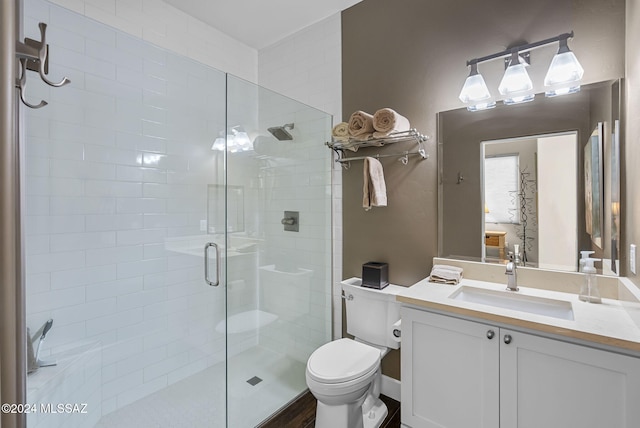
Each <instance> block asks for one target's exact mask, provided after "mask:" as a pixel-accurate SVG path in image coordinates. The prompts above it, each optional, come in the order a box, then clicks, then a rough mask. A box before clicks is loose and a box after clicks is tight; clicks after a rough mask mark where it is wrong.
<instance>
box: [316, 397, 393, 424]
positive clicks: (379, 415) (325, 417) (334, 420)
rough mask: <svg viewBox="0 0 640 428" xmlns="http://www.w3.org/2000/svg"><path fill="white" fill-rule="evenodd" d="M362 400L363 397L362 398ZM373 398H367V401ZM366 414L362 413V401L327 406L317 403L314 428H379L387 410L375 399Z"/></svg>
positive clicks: (380, 401)
mask: <svg viewBox="0 0 640 428" xmlns="http://www.w3.org/2000/svg"><path fill="white" fill-rule="evenodd" d="M363 398H364V397H363ZM372 398H373V397H372V396H369V397H367V401H369V400H371V399H372ZM366 407H369V410H368V411H367V412H366V414H364V413H363V406H362V399H361V400H358V402H356V403H350V404H341V405H338V406H329V405H327V404H324V403H322V402H321V401H318V404H317V408H316V425H315V426H316V428H379V427H380V425H382V422H384V418H386V417H387V414H388V413H389V410H388V409H387V406H386V405H385V404H384V403H383V402H382V400H380V399H379V398H377V399H375V400H374V401H373V403H372V405H370V406H366Z"/></svg>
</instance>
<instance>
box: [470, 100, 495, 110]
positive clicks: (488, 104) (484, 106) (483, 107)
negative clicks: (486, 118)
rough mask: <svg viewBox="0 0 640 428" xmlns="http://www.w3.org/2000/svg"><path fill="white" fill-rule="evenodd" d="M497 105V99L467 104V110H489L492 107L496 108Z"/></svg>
mask: <svg viewBox="0 0 640 428" xmlns="http://www.w3.org/2000/svg"><path fill="white" fill-rule="evenodd" d="M495 106H496V102H495V101H488V102H484V103H478V104H473V105H470V106H467V110H469V111H481V110H489V109H490V108H494V107H495Z"/></svg>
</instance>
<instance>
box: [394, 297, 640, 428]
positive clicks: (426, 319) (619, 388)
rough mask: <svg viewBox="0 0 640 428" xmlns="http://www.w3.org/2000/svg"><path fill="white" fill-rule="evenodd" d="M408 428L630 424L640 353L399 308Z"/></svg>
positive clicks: (638, 420)
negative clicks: (588, 345)
mask: <svg viewBox="0 0 640 428" xmlns="http://www.w3.org/2000/svg"><path fill="white" fill-rule="evenodd" d="M401 388H402V390H401V393H402V396H401V406H402V407H401V410H402V413H401V414H402V423H403V425H405V426H408V427H411V428H422V427H428V428H435V427H438V428H470V427H474V428H475V427H478V428H480V427H482V428H498V427H500V428H541V427H545V428H574V427H575V428H578V427H579V428H605V427H606V428H638V427H640V358H634V357H630V356H625V355H621V354H617V353H614V352H608V351H604V350H599V349H594V348H590V347H586V346H581V345H575V344H571V343H567V342H563V341H559V340H555V339H549V338H544V337H540V336H536V335H532V334H528V333H522V332H518V331H512V330H509V329H505V328H498V327H495V326H492V325H490V324H488V323H482V322H475V321H469V320H463V319H459V318H454V317H450V316H446V315H439V314H435V313H431V312H428V311H423V310H418V309H413V308H409V307H404V306H403V307H402V387H401Z"/></svg>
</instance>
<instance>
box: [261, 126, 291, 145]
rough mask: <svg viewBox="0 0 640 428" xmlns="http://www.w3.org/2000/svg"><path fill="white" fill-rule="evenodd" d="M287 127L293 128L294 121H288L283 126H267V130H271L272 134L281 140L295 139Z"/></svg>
mask: <svg viewBox="0 0 640 428" xmlns="http://www.w3.org/2000/svg"><path fill="white" fill-rule="evenodd" d="M287 129H293V123H287V124H286V125H283V126H274V127H272V128H267V131H269V132H270V133H271V135H273V136H274V137H276V138H277V139H278V140H280V141H285V140H293V136H292V135H291V134H290V133H289V131H287Z"/></svg>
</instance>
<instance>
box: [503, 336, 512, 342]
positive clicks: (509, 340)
mask: <svg viewBox="0 0 640 428" xmlns="http://www.w3.org/2000/svg"><path fill="white" fill-rule="evenodd" d="M511 340H512V337H511V335H510V334H505V335H504V343H506V344H507V345H508V344H510V343H511Z"/></svg>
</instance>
